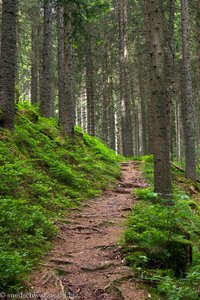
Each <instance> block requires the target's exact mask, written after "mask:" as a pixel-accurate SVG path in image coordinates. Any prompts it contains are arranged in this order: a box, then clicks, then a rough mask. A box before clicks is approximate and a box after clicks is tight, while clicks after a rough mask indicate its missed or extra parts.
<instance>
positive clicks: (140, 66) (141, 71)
mask: <svg viewBox="0 0 200 300" xmlns="http://www.w3.org/2000/svg"><path fill="white" fill-rule="evenodd" d="M143 61H144V55H142V53H139V54H138V79H139V89H140V100H141V122H142V154H143V155H146V154H147V153H148V118H147V104H148V100H147V97H146V91H145V85H146V78H145V77H146V76H145V72H144V71H145V70H144V66H143Z"/></svg>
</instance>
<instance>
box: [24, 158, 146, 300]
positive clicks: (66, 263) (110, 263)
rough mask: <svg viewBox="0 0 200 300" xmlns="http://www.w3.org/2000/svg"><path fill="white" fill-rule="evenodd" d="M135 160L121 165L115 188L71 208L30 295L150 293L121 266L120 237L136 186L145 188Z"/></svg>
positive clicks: (100, 298) (102, 299)
mask: <svg viewBox="0 0 200 300" xmlns="http://www.w3.org/2000/svg"><path fill="white" fill-rule="evenodd" d="M144 186H145V183H144V181H143V179H142V176H141V173H140V172H139V171H138V170H137V169H136V168H135V165H134V162H126V163H123V164H122V177H121V179H120V181H118V182H117V184H116V188H114V189H113V190H107V191H106V192H105V193H104V194H103V195H102V196H101V197H99V198H96V199H94V200H91V201H89V205H85V206H84V208H83V209H82V210H81V211H78V212H77V211H76V212H72V213H71V214H70V215H69V216H68V218H67V220H68V222H63V223H62V222H59V223H58V226H59V228H60V231H59V234H58V236H57V238H56V240H55V244H54V247H53V250H52V251H51V252H50V254H49V255H48V256H47V258H46V260H45V261H44V262H43V263H42V266H41V268H40V270H38V271H36V272H34V273H33V274H32V275H31V279H30V280H31V282H32V283H31V288H32V292H33V293H35V294H36V297H35V298H34V297H32V298H31V299H59V300H63V299H76V300H123V299H125V300H144V299H148V294H147V292H146V291H145V290H142V289H141V288H140V287H139V286H138V285H137V283H136V282H134V274H133V271H132V270H131V269H130V268H128V267H127V266H125V265H124V261H123V256H122V254H121V252H120V246H119V241H120V238H121V236H122V233H123V231H124V226H125V224H124V223H125V220H126V217H127V215H128V214H129V213H130V209H131V207H132V205H133V203H134V201H135V200H136V199H135V198H134V197H133V195H132V194H131V192H132V190H133V189H134V188H138V187H144Z"/></svg>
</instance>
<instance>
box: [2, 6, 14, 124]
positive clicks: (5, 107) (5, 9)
mask: <svg viewBox="0 0 200 300" xmlns="http://www.w3.org/2000/svg"><path fill="white" fill-rule="evenodd" d="M17 5H18V3H17V0H4V1H3V6H2V29H1V30H2V36H1V37H2V39H1V61H0V126H1V127H3V128H8V129H10V130H13V129H14V117H15V75H16V20H17Z"/></svg>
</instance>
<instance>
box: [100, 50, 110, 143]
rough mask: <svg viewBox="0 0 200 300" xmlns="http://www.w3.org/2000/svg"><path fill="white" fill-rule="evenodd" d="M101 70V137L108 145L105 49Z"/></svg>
mask: <svg viewBox="0 0 200 300" xmlns="http://www.w3.org/2000/svg"><path fill="white" fill-rule="evenodd" d="M102 72H103V115H102V138H103V141H104V142H105V143H106V144H107V145H108V138H109V136H108V129H109V128H108V127H109V125H108V106H109V98H108V97H109V94H108V93H109V92H108V57H107V49H106V51H105V53H104V56H103V61H102Z"/></svg>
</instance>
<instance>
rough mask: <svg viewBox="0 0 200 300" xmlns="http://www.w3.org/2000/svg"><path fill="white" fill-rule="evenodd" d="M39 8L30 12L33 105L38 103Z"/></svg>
mask: <svg viewBox="0 0 200 300" xmlns="http://www.w3.org/2000/svg"><path fill="white" fill-rule="evenodd" d="M39 17H40V11H39V7H38V8H36V7H33V8H32V10H31V46H32V50H31V51H32V53H31V103H32V104H35V103H37V102H38V101H39V70H40V65H39V64H40V61H39V51H38V48H39V47H38V44H39V38H38V37H39V33H40V32H39V24H38V22H39Z"/></svg>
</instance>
